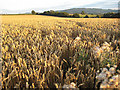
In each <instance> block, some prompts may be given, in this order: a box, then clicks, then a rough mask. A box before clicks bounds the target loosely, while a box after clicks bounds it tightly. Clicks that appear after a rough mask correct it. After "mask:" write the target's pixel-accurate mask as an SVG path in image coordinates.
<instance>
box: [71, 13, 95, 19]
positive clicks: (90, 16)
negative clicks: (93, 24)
mask: <svg viewBox="0 0 120 90" xmlns="http://www.w3.org/2000/svg"><path fill="white" fill-rule="evenodd" d="M70 15H73V14H70ZM79 15H80V17H81V18H84V17H85V16H86V14H85V15H82V14H79ZM88 16H89V18H92V17H96V16H97V15H90V14H88Z"/></svg>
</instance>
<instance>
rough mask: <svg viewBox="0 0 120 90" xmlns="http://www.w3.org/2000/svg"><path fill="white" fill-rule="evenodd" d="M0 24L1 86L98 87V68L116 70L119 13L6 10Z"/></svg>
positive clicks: (119, 32)
mask: <svg viewBox="0 0 120 90" xmlns="http://www.w3.org/2000/svg"><path fill="white" fill-rule="evenodd" d="M1 26H2V61H3V65H2V88H5V89H8V88H100V87H102V86H100V84H101V83H102V82H101V83H99V80H97V78H96V73H97V71H98V70H101V68H105V67H106V65H108V64H109V65H110V67H112V66H114V65H117V67H116V72H114V75H116V76H118V74H120V71H119V69H120V65H119V62H120V54H119V52H120V31H119V29H118V19H104V18H79V19H78V18H77V19H75V18H58V17H50V16H41V15H11V16H9V15H8V16H2V25H1ZM117 61H119V62H117ZM104 75H105V74H104ZM114 75H111V77H113V76H114ZM100 78H101V77H100ZM102 80H103V79H102ZM107 83H109V82H107ZM116 83H117V84H116V85H115V87H114V88H116V87H118V82H117V81H116ZM101 85H103V83H102V84H101ZM112 86H114V85H112Z"/></svg>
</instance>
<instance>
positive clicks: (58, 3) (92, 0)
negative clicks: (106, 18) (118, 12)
mask: <svg viewBox="0 0 120 90" xmlns="http://www.w3.org/2000/svg"><path fill="white" fill-rule="evenodd" d="M118 2H119V0H0V9H7V10H12V11H17V10H21V11H24V10H28V9H36V10H37V11H44V10H63V9H69V8H104V9H117V8H118Z"/></svg>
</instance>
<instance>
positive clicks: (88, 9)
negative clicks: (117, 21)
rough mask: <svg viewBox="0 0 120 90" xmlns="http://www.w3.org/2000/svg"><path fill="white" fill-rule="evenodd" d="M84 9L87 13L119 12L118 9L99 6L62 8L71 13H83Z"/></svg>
mask: <svg viewBox="0 0 120 90" xmlns="http://www.w3.org/2000/svg"><path fill="white" fill-rule="evenodd" d="M82 11H84V12H85V13H87V14H104V13H108V12H118V10H112V9H97V8H72V9H66V10H60V12H67V13H70V14H73V13H81V12H82Z"/></svg>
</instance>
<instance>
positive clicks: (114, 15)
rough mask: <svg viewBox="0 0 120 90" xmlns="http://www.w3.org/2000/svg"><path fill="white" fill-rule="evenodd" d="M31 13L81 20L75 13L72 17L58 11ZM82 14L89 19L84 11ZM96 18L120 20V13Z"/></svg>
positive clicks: (110, 13) (111, 13)
mask: <svg viewBox="0 0 120 90" xmlns="http://www.w3.org/2000/svg"><path fill="white" fill-rule="evenodd" d="M31 13H32V14H33V15H48V16H57V17H73V18H80V15H79V14H78V13H74V14H72V15H71V14H69V13H67V12H58V11H53V10H50V11H44V12H43V13H37V12H35V11H34V10H32V11H31ZM81 14H82V15H85V16H84V18H89V16H88V15H87V14H86V13H85V12H84V11H82V12H81ZM94 18H120V13H113V12H109V13H105V14H98V15H96V16H95V17H94Z"/></svg>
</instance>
